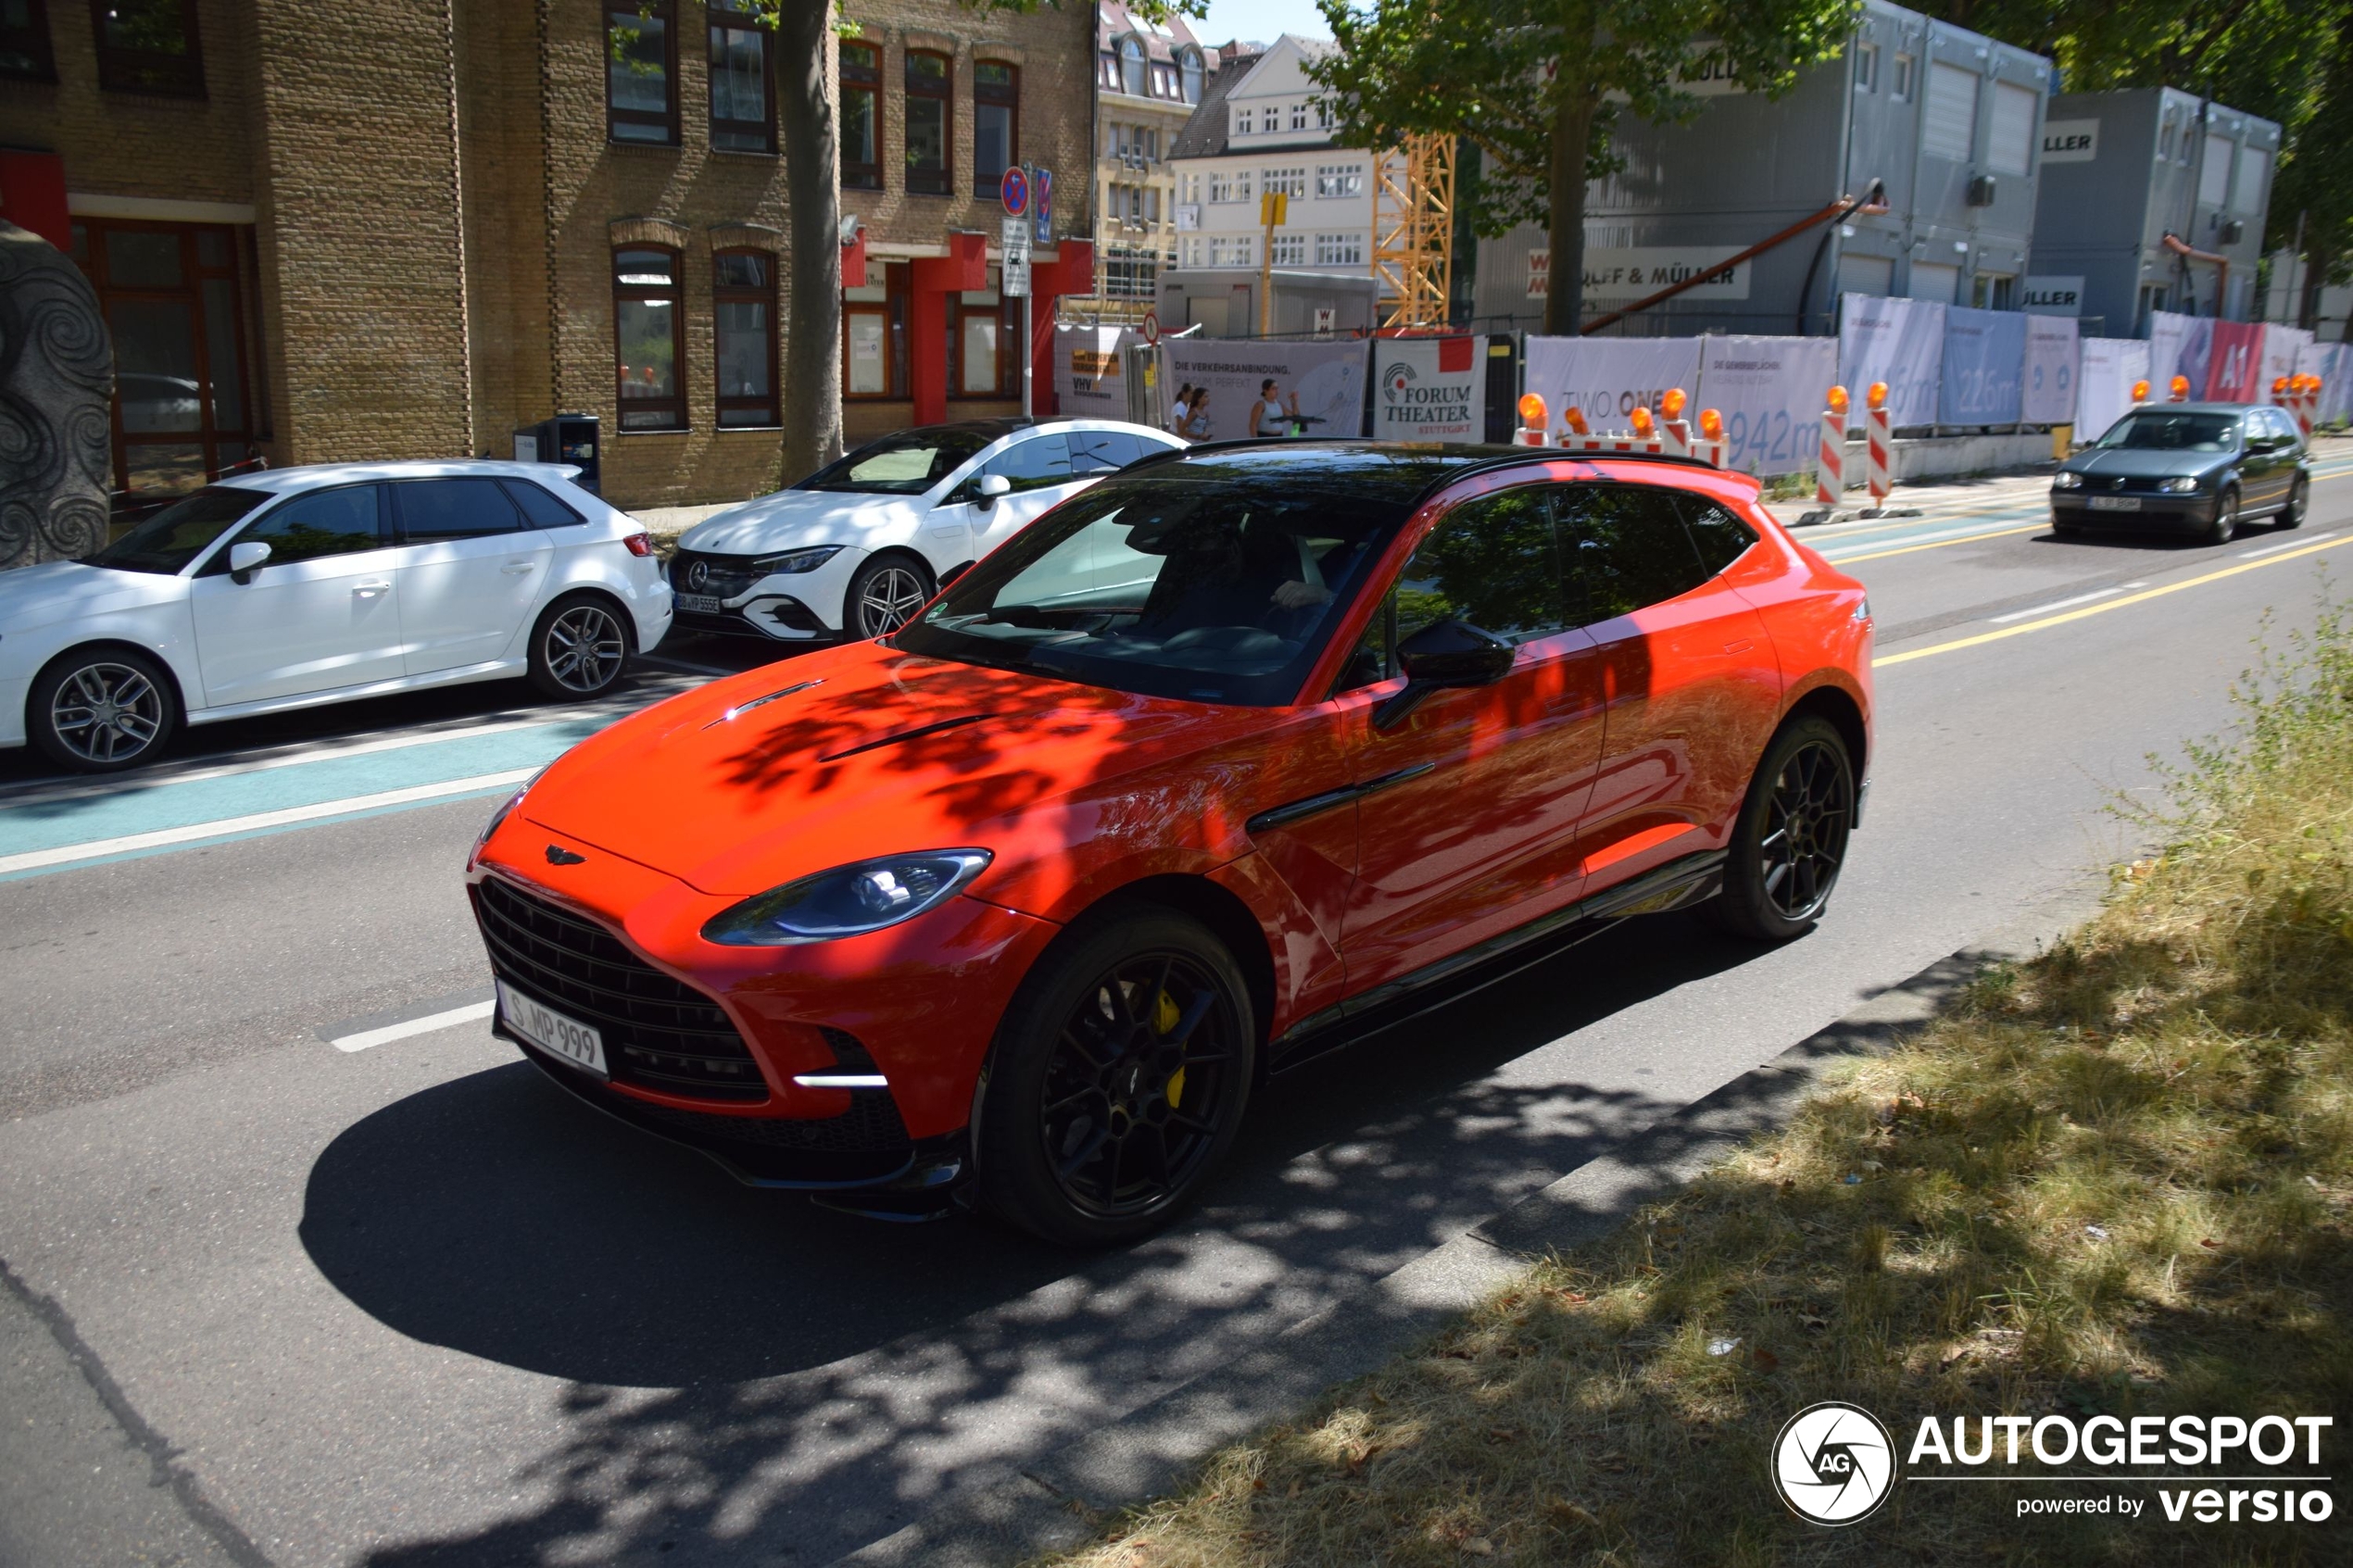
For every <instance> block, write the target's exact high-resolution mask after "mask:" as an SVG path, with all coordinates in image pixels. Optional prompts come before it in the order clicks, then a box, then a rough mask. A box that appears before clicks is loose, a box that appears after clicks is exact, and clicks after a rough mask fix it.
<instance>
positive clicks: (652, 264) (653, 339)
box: [612, 246, 686, 431]
mask: <svg viewBox="0 0 2353 1568" xmlns="http://www.w3.org/2000/svg"><path fill="white" fill-rule="evenodd" d="M680 313H681V312H680V307H679V295H678V253H677V252H676V251H673V250H656V249H653V248H651V247H642V248H641V247H635V246H633V247H631V248H629V249H627V250H617V251H614V252H613V254H612V336H613V364H614V368H615V370H616V371H617V372H618V376H617V380H618V385H619V389H620V398H621V428H622V429H623V430H624V431H632V430H684V429H686V395H684V394H683V393H682V392H681V391H680V390H679V385H678V361H679V360H680V359H681V358H684V354H683V345H682V343H681V341H680V338H681V329H680V327H679V322H678V318H679V315H680Z"/></svg>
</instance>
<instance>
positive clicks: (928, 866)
mask: <svg viewBox="0 0 2353 1568" xmlns="http://www.w3.org/2000/svg"><path fill="white" fill-rule="evenodd" d="M991 859H994V857H993V856H991V855H990V854H989V852H988V850H986V849H925V850H919V851H916V852H914V853H912V854H906V855H886V856H884V857H882V858H881V859H875V860H861V861H859V862H858V863H857V864H855V865H849V866H836V867H835V868H834V869H833V870H831V871H829V872H818V873H817V874H816V875H815V876H805V877H802V878H801V879H800V880H799V881H798V882H788V883H786V884H784V885H783V886H782V887H772V888H770V889H769V890H768V891H767V892H765V893H761V894H758V895H755V896H754V897H749V898H747V899H745V900H744V901H743V902H742V903H740V904H737V905H736V907H735V908H733V909H727V910H725V911H724V912H723V913H721V914H718V915H716V916H714V917H712V919H711V921H710V922H708V923H706V924H705V925H704V926H703V928H702V938H703V940H704V941H706V942H717V943H720V944H721V945H723V946H724V947H791V946H793V945H795V944H797V943H801V942H830V941H832V940H833V939H834V938H836V937H837V936H861V935H864V934H866V933H867V932H870V931H880V930H882V929H883V928H884V927H885V926H890V925H897V924H898V923H899V922H900V921H903V920H912V919H914V918H915V917H916V916H917V915H919V914H922V913H923V912H924V911H925V910H926V909H937V907H938V906H940V905H941V904H944V903H946V902H947V901H948V900H949V899H950V898H951V897H955V895H956V894H957V893H958V892H959V891H961V890H962V889H963V887H965V886H966V885H967V884H970V883H971V881H972V879H973V878H975V877H976V876H978V875H979V874H980V873H981V872H983V871H985V870H987V869H988V862H989V861H990V860H991Z"/></svg>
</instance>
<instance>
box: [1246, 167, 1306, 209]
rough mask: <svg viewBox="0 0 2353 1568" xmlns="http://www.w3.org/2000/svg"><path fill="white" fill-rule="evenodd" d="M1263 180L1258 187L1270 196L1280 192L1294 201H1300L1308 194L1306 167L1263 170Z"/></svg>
mask: <svg viewBox="0 0 2353 1568" xmlns="http://www.w3.org/2000/svg"><path fill="white" fill-rule="evenodd" d="M1261 181H1262V182H1261V183H1260V185H1259V187H1258V188H1259V189H1260V190H1262V191H1264V192H1265V193H1266V194H1268V195H1270V196H1271V195H1274V194H1277V192H1279V193H1280V194H1284V195H1287V196H1289V197H1290V198H1291V200H1293V201H1299V200H1301V199H1302V198H1303V197H1304V196H1305V195H1306V194H1307V170H1305V169H1266V170H1265V171H1264V172H1263V174H1262V175H1261Z"/></svg>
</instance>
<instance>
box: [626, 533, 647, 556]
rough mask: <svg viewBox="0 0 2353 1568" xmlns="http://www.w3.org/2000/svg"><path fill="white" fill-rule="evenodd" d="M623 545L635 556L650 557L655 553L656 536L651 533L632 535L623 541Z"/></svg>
mask: <svg viewBox="0 0 2353 1568" xmlns="http://www.w3.org/2000/svg"><path fill="white" fill-rule="evenodd" d="M622 544H623V545H624V546H627V547H628V550H629V553H630V554H631V555H633V556H649V555H652V554H653V553H654V536H653V535H652V534H650V533H632V534H631V535H629V537H627V538H626V539H623V541H622Z"/></svg>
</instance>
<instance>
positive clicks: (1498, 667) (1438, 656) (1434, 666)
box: [1373, 621, 1516, 730]
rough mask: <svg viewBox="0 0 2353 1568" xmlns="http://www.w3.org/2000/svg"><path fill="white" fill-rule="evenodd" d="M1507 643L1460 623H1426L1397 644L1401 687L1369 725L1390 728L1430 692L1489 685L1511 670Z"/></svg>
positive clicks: (1511, 654) (1380, 728) (1382, 706)
mask: <svg viewBox="0 0 2353 1568" xmlns="http://www.w3.org/2000/svg"><path fill="white" fill-rule="evenodd" d="M1515 651H1516V650H1515V649H1514V648H1513V646H1512V645H1511V644H1509V643H1507V642H1505V641H1504V639H1503V638H1501V637H1499V636H1497V635H1495V633H1492V632H1482V631H1480V630H1479V629H1478V627H1476V626H1473V625H1471V624H1470V623H1469V622H1468V621H1439V622H1437V623H1436V624H1435V625H1430V626H1425V627H1423V628H1422V629H1421V630H1420V631H1418V632H1416V633H1414V634H1413V635H1412V636H1410V637H1408V638H1406V639H1405V640H1404V641H1403V642H1402V643H1400V644H1398V645H1397V662H1398V663H1399V664H1400V665H1401V666H1403V669H1404V671H1405V689H1404V690H1403V691H1401V692H1399V693H1398V694H1397V695H1396V696H1392V697H1390V699H1389V700H1388V701H1387V702H1384V703H1382V704H1381V705H1380V707H1379V708H1378V709H1375V711H1374V713H1373V728H1375V729H1377V730H1387V729H1393V728H1395V727H1396V726H1397V725H1398V724H1400V723H1403V721H1404V719H1405V716H1406V715H1407V714H1408V713H1411V712H1412V711H1413V710H1414V709H1416V708H1418V707H1420V706H1421V702H1422V699H1423V698H1424V697H1427V696H1429V695H1430V694H1431V693H1432V692H1437V691H1443V690H1445V689H1446V688H1448V687H1450V686H1491V685H1493V684H1495V683H1496V682H1498V681H1500V680H1502V679H1503V678H1504V676H1506V675H1508V674H1510V673H1511V671H1512V657H1513V654H1514V653H1515Z"/></svg>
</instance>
